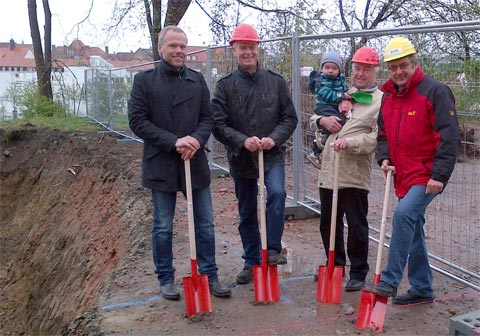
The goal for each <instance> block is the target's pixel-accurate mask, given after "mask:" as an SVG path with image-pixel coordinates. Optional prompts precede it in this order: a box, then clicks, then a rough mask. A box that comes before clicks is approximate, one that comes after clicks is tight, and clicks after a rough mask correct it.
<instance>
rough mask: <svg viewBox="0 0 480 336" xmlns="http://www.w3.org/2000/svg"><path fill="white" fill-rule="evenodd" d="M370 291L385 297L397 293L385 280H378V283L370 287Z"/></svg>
mask: <svg viewBox="0 0 480 336" xmlns="http://www.w3.org/2000/svg"><path fill="white" fill-rule="evenodd" d="M370 292H372V293H375V294H378V295H380V296H385V297H389V296H395V295H397V289H396V288H395V287H393V286H390V285H389V284H387V283H386V282H385V281H380V282H379V283H378V284H376V285H373V286H372V287H370Z"/></svg>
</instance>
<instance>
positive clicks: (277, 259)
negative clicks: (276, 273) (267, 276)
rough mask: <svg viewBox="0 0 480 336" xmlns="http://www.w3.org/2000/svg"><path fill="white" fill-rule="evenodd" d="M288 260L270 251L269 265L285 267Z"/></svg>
mask: <svg viewBox="0 0 480 336" xmlns="http://www.w3.org/2000/svg"><path fill="white" fill-rule="evenodd" d="M286 263H287V258H286V257H285V256H284V255H282V254H280V253H278V252H277V251H268V264H269V265H285V264H286Z"/></svg>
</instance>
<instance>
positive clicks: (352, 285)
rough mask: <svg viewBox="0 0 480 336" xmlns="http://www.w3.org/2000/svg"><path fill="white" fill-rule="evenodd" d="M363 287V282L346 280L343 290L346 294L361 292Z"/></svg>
mask: <svg viewBox="0 0 480 336" xmlns="http://www.w3.org/2000/svg"><path fill="white" fill-rule="evenodd" d="M364 286H365V281H361V280H357V279H350V280H348V282H347V285H346V286H345V290H346V291H347V292H355V291H359V290H362V288H363V287H364Z"/></svg>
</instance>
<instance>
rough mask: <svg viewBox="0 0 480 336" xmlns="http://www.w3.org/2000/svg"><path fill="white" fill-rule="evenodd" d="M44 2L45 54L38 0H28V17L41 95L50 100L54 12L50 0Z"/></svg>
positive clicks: (51, 97)
mask: <svg viewBox="0 0 480 336" xmlns="http://www.w3.org/2000/svg"><path fill="white" fill-rule="evenodd" d="M42 3H43V10H44V15H45V27H44V29H45V56H44V54H43V48H42V40H41V38H40V30H39V28H38V18H37V1H36V0H28V18H29V21H30V32H31V35H32V42H33V55H34V57H35V65H36V68H37V81H38V90H39V93H40V95H42V96H44V97H47V98H48V99H49V100H53V93H52V83H51V81H50V75H51V72H52V64H51V52H52V51H51V50H52V46H51V41H52V26H51V24H52V14H51V12H50V6H49V4H48V0H42Z"/></svg>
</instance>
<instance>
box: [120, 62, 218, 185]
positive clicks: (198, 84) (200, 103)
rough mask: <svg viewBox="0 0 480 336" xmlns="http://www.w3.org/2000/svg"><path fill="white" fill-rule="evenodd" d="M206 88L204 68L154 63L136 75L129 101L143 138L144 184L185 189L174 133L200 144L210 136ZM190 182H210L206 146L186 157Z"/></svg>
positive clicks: (131, 117)
mask: <svg viewBox="0 0 480 336" xmlns="http://www.w3.org/2000/svg"><path fill="white" fill-rule="evenodd" d="M209 100H210V94H209V91H208V87H207V84H206V83H205V80H204V78H203V76H202V74H200V73H198V72H196V71H193V70H191V69H189V68H187V67H184V68H183V69H182V71H175V70H173V69H171V68H170V67H169V66H168V65H167V64H166V63H164V62H162V63H160V65H159V66H158V67H156V68H155V69H152V70H147V71H144V72H141V73H138V74H137V75H135V79H134V83H133V88H132V91H131V94H130V99H129V101H128V118H129V122H130V128H131V129H132V131H133V132H134V133H135V134H136V135H137V136H138V137H139V138H141V139H143V141H144V148H143V165H142V184H143V186H144V187H145V188H150V189H154V190H160V191H180V190H183V191H184V190H185V168H184V162H183V160H182V159H181V157H180V155H179V154H178V153H177V152H176V149H175V142H176V141H177V139H178V138H181V137H184V136H186V135H190V136H192V137H194V138H195V139H197V140H198V141H199V142H200V145H201V146H202V147H203V146H204V145H205V144H206V142H207V141H208V138H209V136H210V133H211V130H212V127H213V118H212V115H211V110H210V102H209ZM190 164H191V171H192V188H193V189H200V188H204V187H206V186H208V185H209V184H210V171H209V167H208V161H207V157H206V155H205V151H204V150H203V149H200V150H198V151H197V152H196V154H195V156H194V157H193V158H192V159H191V160H190Z"/></svg>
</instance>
